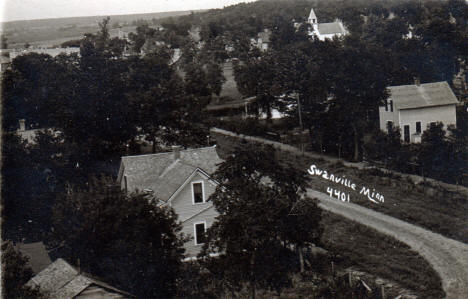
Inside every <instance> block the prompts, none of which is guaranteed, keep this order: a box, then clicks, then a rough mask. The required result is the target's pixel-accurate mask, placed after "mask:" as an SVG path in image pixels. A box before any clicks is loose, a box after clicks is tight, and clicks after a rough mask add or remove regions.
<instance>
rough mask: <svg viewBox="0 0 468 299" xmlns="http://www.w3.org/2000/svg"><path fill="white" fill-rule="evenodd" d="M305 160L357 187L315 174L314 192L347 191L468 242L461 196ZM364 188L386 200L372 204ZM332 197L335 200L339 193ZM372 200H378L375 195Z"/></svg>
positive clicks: (466, 203)
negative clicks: (345, 179)
mask: <svg viewBox="0 0 468 299" xmlns="http://www.w3.org/2000/svg"><path fill="white" fill-rule="evenodd" d="M304 160H305V161H304V163H307V164H308V165H309V166H310V165H311V164H315V165H317V168H319V169H321V170H327V171H328V173H329V174H330V173H333V174H334V176H335V177H341V178H347V179H348V180H350V181H351V182H352V183H354V184H356V191H354V190H353V189H351V188H349V187H346V186H344V185H342V184H340V183H335V182H331V181H330V180H326V179H324V178H323V177H322V176H317V175H314V176H309V178H310V185H311V187H312V188H313V189H316V190H318V191H322V192H324V193H327V194H329V193H328V192H327V191H330V189H333V190H338V191H341V192H344V193H345V194H346V195H349V198H350V202H353V203H357V204H359V205H362V206H365V207H367V208H370V209H373V210H376V211H379V212H382V213H385V214H387V215H390V216H393V217H396V218H399V219H401V220H404V221H407V222H409V223H413V224H416V225H419V226H421V227H424V228H426V229H429V230H431V231H434V232H437V233H440V234H442V235H444V236H446V237H449V238H452V239H455V240H459V241H462V242H464V243H468V217H467V215H468V199H467V198H464V197H463V196H462V195H461V194H458V193H455V192H448V191H444V190H443V189H437V188H434V187H429V186H421V185H415V184H414V183H413V182H412V181H410V180H408V179H404V178H402V177H399V176H391V175H390V176H386V175H385V174H383V173H382V172H380V171H378V170H360V169H356V168H350V167H345V166H344V165H342V164H341V163H329V162H325V161H313V160H311V159H310V158H309V159H304ZM306 161H307V162H306ZM306 168H309V167H308V166H307V165H306V164H304V169H306ZM363 187H366V188H369V193H370V195H371V194H372V192H373V191H374V190H375V193H379V195H383V196H384V201H383V202H380V201H378V200H376V201H377V202H378V203H375V202H372V201H371V200H370V199H369V197H368V196H367V195H364V194H362V193H364V192H365V191H364V192H361V191H362V188H363ZM327 188H330V189H327ZM332 197H335V193H333V195H332ZM335 198H336V197H335ZM346 198H347V196H346ZM371 199H374V200H375V199H376V198H375V196H374V198H372V197H371Z"/></svg>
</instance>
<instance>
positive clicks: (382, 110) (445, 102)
mask: <svg viewBox="0 0 468 299" xmlns="http://www.w3.org/2000/svg"><path fill="white" fill-rule="evenodd" d="M388 90H389V92H390V97H389V98H388V99H387V100H386V102H385V105H384V106H381V107H379V119H380V129H381V130H383V131H388V130H389V128H390V127H393V126H397V127H399V128H401V129H402V136H401V137H402V139H403V141H405V142H421V136H422V132H423V130H425V129H426V128H427V127H428V126H429V125H430V124H431V123H436V122H442V123H443V124H444V128H445V129H447V127H448V126H449V125H456V123H457V119H456V107H455V106H456V105H457V104H458V101H457V98H456V97H455V95H454V94H453V92H452V90H451V89H450V86H449V85H448V83H447V82H435V83H424V84H421V83H420V82H419V79H415V84H413V85H401V86H390V87H388Z"/></svg>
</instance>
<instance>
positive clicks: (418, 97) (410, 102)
mask: <svg viewBox="0 0 468 299" xmlns="http://www.w3.org/2000/svg"><path fill="white" fill-rule="evenodd" d="M388 89H389V91H390V98H391V99H392V100H393V103H394V105H395V107H396V108H397V109H400V110H402V109H414V108H421V107H431V106H442V105H452V104H457V103H458V101H457V98H456V97H455V95H454V94H453V92H452V89H451V88H450V86H449V85H448V83H447V82H446V81H443V82H435V83H424V84H419V85H401V86H390V87H388Z"/></svg>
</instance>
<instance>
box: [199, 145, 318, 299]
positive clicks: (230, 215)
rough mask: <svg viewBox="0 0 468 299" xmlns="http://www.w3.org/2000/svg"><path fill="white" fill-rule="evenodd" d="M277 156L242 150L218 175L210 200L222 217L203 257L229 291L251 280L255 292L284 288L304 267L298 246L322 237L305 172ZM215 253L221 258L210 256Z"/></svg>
mask: <svg viewBox="0 0 468 299" xmlns="http://www.w3.org/2000/svg"><path fill="white" fill-rule="evenodd" d="M275 155H276V153H275V151H274V150H273V149H272V148H265V149H262V148H257V147H255V148H254V147H249V146H247V147H244V148H242V149H241V148H238V149H236V150H235V151H234V152H233V153H232V155H231V156H230V157H228V158H227V159H226V161H225V162H223V163H222V164H221V165H220V166H219V169H218V170H217V171H216V172H215V173H214V175H213V178H214V179H216V180H217V181H218V182H219V185H218V186H217V187H216V191H215V192H214V193H213V194H212V195H211V196H210V199H209V200H211V201H213V204H214V206H215V208H216V210H217V211H218V212H219V213H220V215H219V216H218V217H217V218H216V221H215V222H214V224H213V225H212V226H211V227H210V228H209V229H208V233H207V235H208V242H207V243H206V244H205V245H204V248H203V253H202V255H203V256H204V257H205V258H206V260H205V262H204V265H205V266H206V267H207V268H208V269H210V270H211V271H214V272H216V273H217V275H221V276H222V277H223V279H224V283H225V288H226V289H230V288H233V289H239V288H241V287H242V286H243V283H248V284H249V285H250V288H251V292H252V294H255V289H256V288H263V289H271V290H274V291H277V292H281V290H282V289H283V288H285V287H287V286H290V285H291V277H290V274H291V273H293V272H295V271H298V269H299V258H298V256H297V250H298V249H300V248H302V247H304V246H307V245H310V244H311V243H314V244H318V242H319V240H320V235H321V227H320V225H319V223H320V209H319V208H318V207H317V203H316V201H315V200H313V199H310V198H307V197H306V196H305V174H304V173H302V172H299V171H297V170H295V169H294V168H293V167H290V166H288V165H284V166H283V165H280V164H279V163H278V161H277V160H276V159H275ZM214 253H220V254H221V256H220V257H219V258H216V259H214V260H213V259H209V256H210V254H214Z"/></svg>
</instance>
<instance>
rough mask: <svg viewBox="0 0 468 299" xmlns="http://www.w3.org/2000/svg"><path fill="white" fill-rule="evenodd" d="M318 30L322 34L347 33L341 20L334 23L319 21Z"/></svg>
mask: <svg viewBox="0 0 468 299" xmlns="http://www.w3.org/2000/svg"><path fill="white" fill-rule="evenodd" d="M318 31H319V32H320V34H336V33H342V34H345V33H346V31H345V30H344V28H343V26H342V24H341V22H339V21H335V22H332V23H319V24H318Z"/></svg>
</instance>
